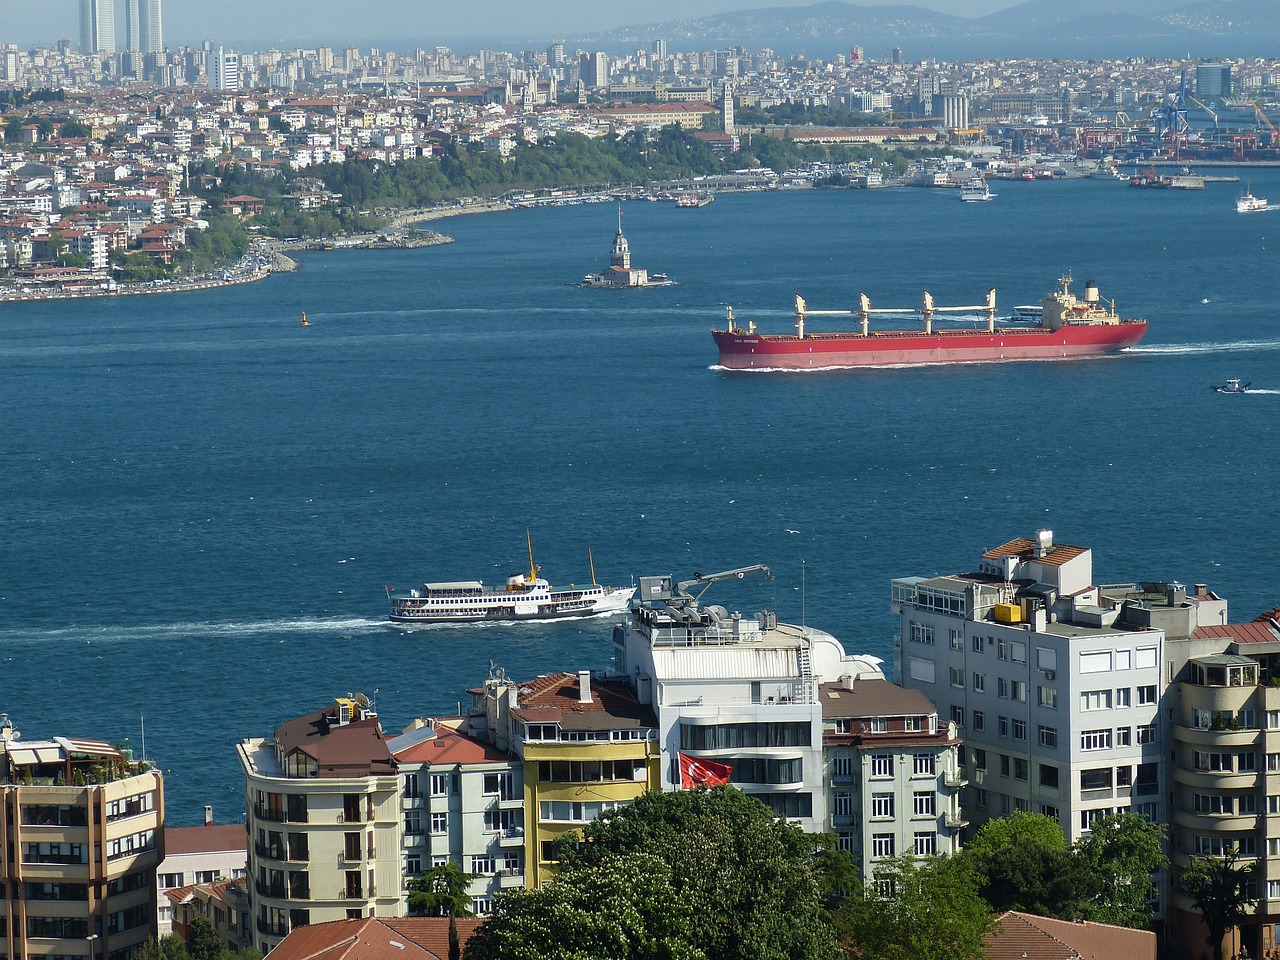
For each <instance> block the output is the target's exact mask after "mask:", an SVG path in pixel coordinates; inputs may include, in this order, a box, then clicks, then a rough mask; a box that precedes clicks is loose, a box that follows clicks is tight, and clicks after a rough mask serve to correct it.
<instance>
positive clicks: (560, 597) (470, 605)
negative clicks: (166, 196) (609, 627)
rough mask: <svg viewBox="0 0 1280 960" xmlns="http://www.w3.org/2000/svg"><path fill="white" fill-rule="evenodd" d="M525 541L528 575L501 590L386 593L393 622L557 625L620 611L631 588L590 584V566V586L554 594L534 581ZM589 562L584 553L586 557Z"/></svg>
mask: <svg viewBox="0 0 1280 960" xmlns="http://www.w3.org/2000/svg"><path fill="white" fill-rule="evenodd" d="M527 539H528V542H529V572H528V574H524V573H514V574H512V575H511V576H510V577H508V578H507V582H506V584H505V585H504V586H502V587H487V586H485V585H484V583H483V582H482V581H480V580H459V581H453V582H446V583H424V584H423V585H422V586H421V587H420V588H417V589H414V590H410V591H409V592H408V593H407V594H396V593H394V592H393V590H392V588H391V587H388V588H387V598H388V599H389V600H390V601H391V621H392V622H393V623H473V622H477V621H482V620H558V619H562V618H565V617H594V616H597V615H598V614H604V613H618V612H620V611H622V610H625V609H626V607H627V604H628V603H629V602H630V600H631V597H632V596H633V595H634V594H635V592H636V591H635V587H606V586H601V585H600V584H598V583H596V577H595V563H594V561H592V562H591V585H590V586H587V587H576V586H574V585H572V584H570V586H569V588H568V589H563V590H557V589H556V588H554V587H552V586H551V584H549V583H548V582H547V581H546V580H543V579H542V578H541V577H540V576H538V573H539V568H538V566H537V565H536V564H535V563H534V562H533V540H532V538H531V537H527ZM588 558H589V559H590V553H588Z"/></svg>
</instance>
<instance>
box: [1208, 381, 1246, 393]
mask: <svg viewBox="0 0 1280 960" xmlns="http://www.w3.org/2000/svg"><path fill="white" fill-rule="evenodd" d="M1251 386H1253V383H1252V381H1251V382H1249V383H1241V382H1240V381H1239V380H1228V381H1227V382H1226V383H1222V384H1216V385H1214V386H1211V387H1210V388H1209V389H1210V390H1216V391H1217V392H1218V393H1248V392H1249V388H1250V387H1251Z"/></svg>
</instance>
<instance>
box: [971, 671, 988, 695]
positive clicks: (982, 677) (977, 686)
mask: <svg viewBox="0 0 1280 960" xmlns="http://www.w3.org/2000/svg"><path fill="white" fill-rule="evenodd" d="M973 692H974V693H986V692H987V675H986V674H985V673H975V674H974V675H973Z"/></svg>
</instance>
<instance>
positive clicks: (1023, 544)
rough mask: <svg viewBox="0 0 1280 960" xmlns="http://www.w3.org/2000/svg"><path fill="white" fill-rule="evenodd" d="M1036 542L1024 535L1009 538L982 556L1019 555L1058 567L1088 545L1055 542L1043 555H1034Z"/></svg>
mask: <svg viewBox="0 0 1280 960" xmlns="http://www.w3.org/2000/svg"><path fill="white" fill-rule="evenodd" d="M1035 549H1036V543H1035V541H1034V540H1028V539H1027V538H1026V537H1019V538H1018V539H1016V540H1010V541H1009V542H1008V543H1006V544H1003V545H1002V546H999V547H996V548H995V549H994V550H988V551H987V552H986V553H984V554H983V555H982V556H983V557H984V558H985V559H987V560H999V559H1000V558H1001V557H1020V558H1021V559H1023V560H1035V561H1036V562H1037V563H1043V564H1045V565H1046V566H1050V567H1060V566H1062V565H1063V564H1064V563H1066V562H1067V561H1068V560H1074V559H1075V558H1076V557H1078V556H1080V554H1082V553H1084V552H1086V551H1087V550H1088V547H1072V546H1069V545H1068V544H1065V543H1055V544H1053V545H1052V546H1051V547H1050V548H1049V552H1048V553H1047V554H1045V555H1044V556H1043V557H1036V556H1035Z"/></svg>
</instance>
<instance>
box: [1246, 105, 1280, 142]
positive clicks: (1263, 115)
mask: <svg viewBox="0 0 1280 960" xmlns="http://www.w3.org/2000/svg"><path fill="white" fill-rule="evenodd" d="M1249 102H1250V103H1251V104H1253V109H1254V112H1255V113H1257V115H1258V119H1259V120H1261V121H1262V122H1263V123H1264V124H1266V125H1267V130H1269V131H1270V133H1271V143H1270V146H1273V147H1274V146H1276V144H1277V143H1280V133H1277V132H1276V125H1275V124H1274V123H1272V122H1271V118H1270V117H1268V116H1267V111H1265V110H1263V109H1262V108H1261V107H1260V106H1258V101H1256V100H1250V101H1249Z"/></svg>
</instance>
